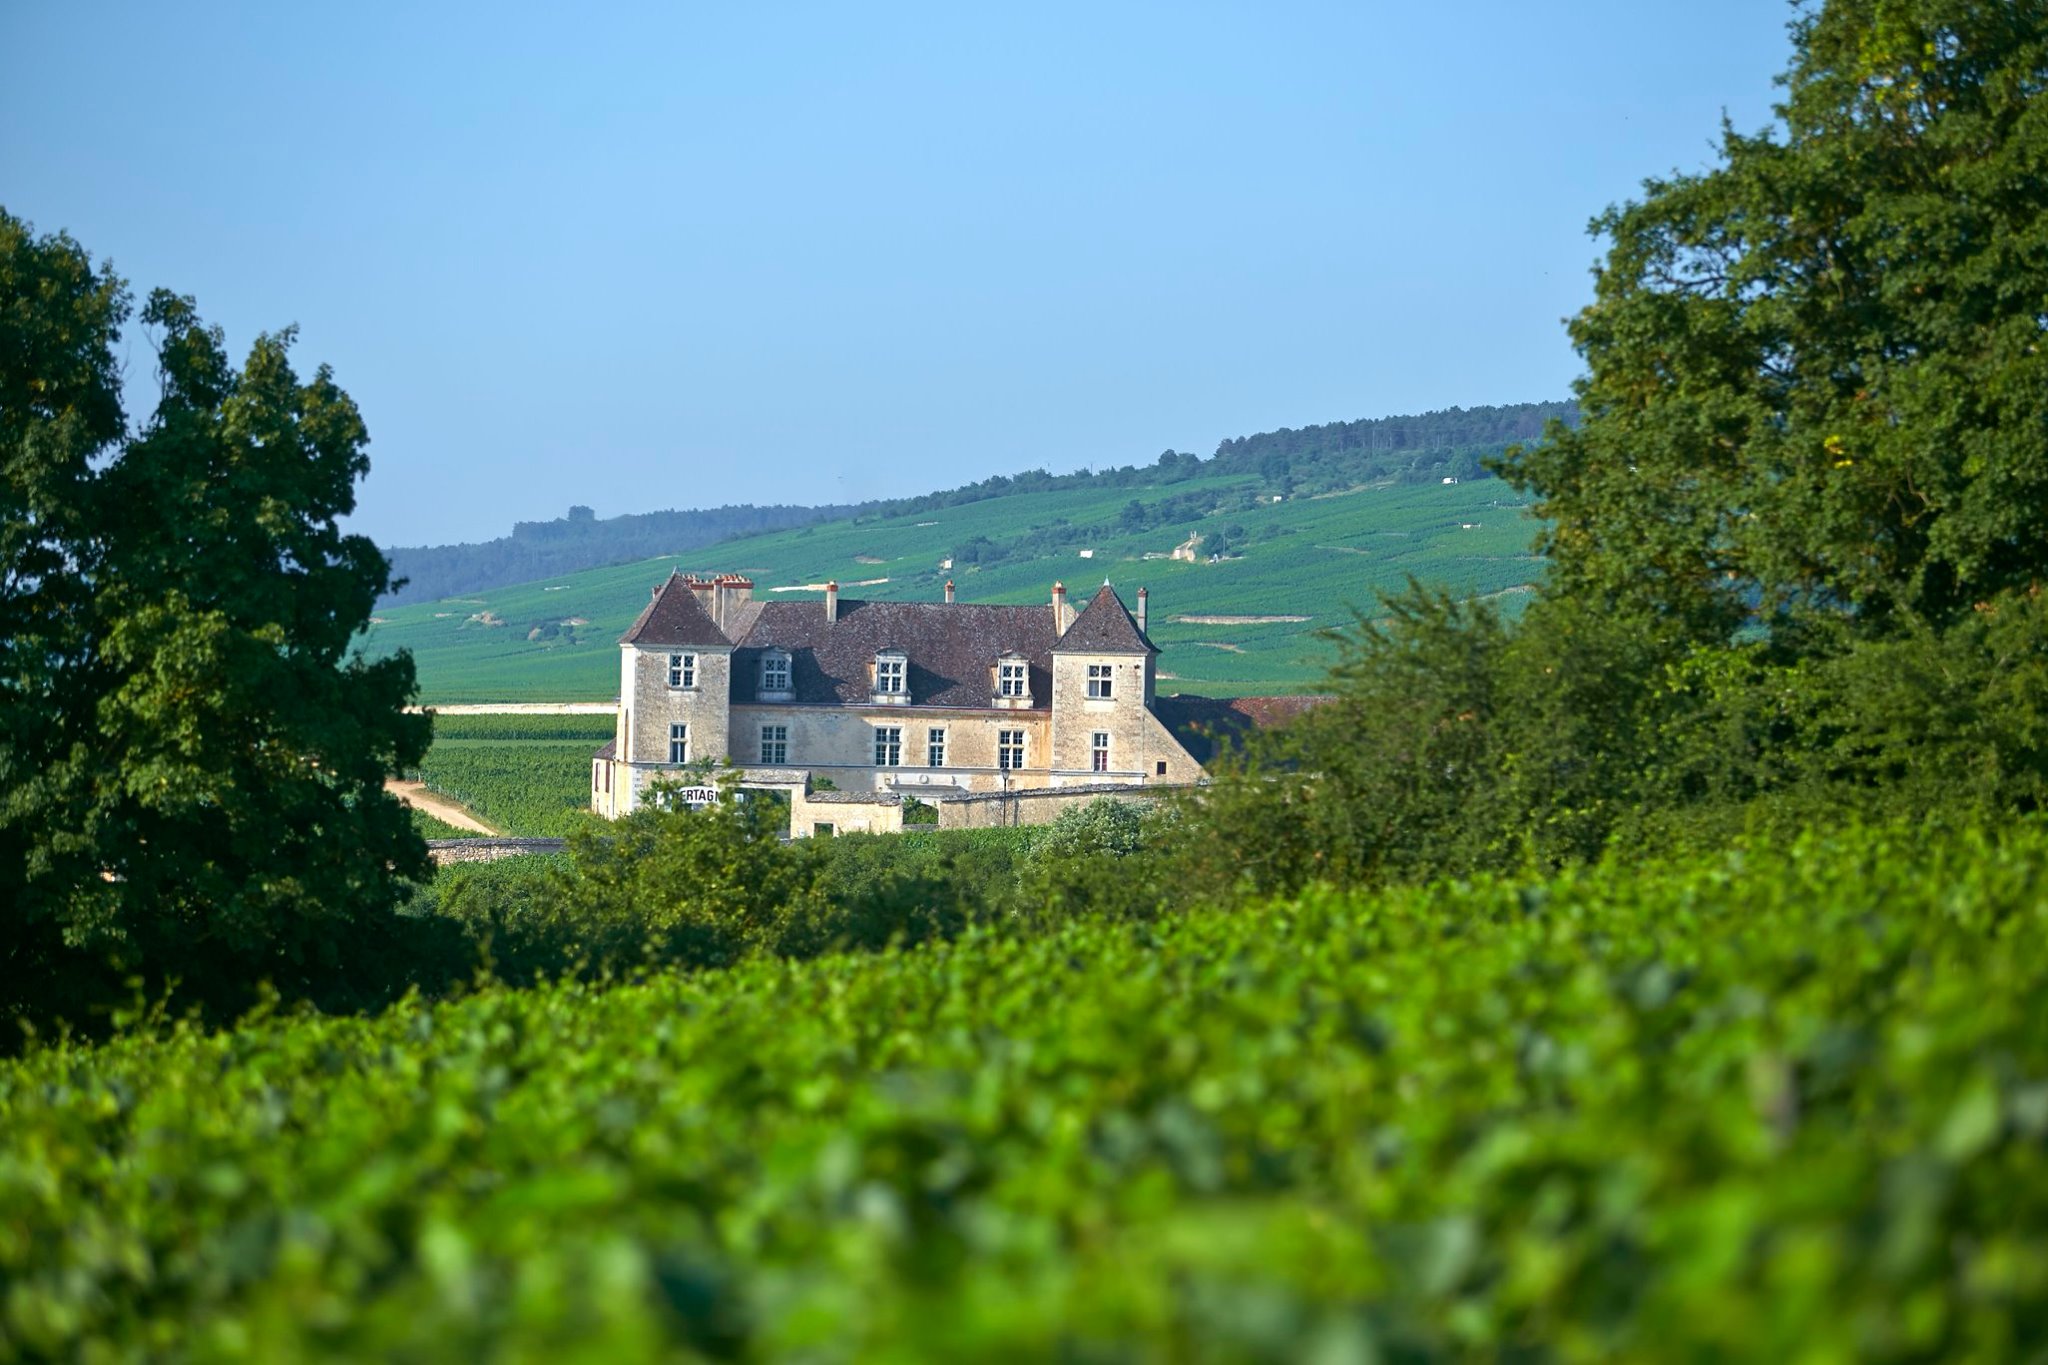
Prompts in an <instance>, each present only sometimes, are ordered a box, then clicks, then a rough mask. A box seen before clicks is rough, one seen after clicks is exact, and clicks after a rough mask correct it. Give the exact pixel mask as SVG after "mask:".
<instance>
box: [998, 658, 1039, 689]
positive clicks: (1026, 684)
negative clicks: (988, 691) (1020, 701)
mask: <svg viewBox="0 0 2048 1365" xmlns="http://www.w3.org/2000/svg"><path fill="white" fill-rule="evenodd" d="M996 695H997V696H999V697H1028V696H1030V695H1031V675H1030V673H1029V671H1028V670H1027V668H1026V666H1025V665H1024V664H1023V663H1021V662H1018V663H1012V662H1009V661H1007V660H1005V661H1004V662H1002V663H999V664H997V665H996Z"/></svg>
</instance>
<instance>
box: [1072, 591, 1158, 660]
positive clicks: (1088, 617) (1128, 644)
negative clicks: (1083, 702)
mask: <svg viewBox="0 0 2048 1365" xmlns="http://www.w3.org/2000/svg"><path fill="white" fill-rule="evenodd" d="M1057 648H1058V649H1059V651H1060V652H1061V653H1062V654H1157V653H1158V652H1159V651H1158V650H1156V649H1154V648H1153V647H1152V642H1151V641H1150V640H1148V639H1146V638H1145V632H1144V631H1142V630H1139V629H1138V623H1137V622H1136V621H1135V620H1133V619H1131V614H1130V612H1128V611H1126V610H1124V604H1123V602H1122V601H1121V600H1120V599H1119V598H1118V597H1117V595H1116V590H1115V589H1113V588H1111V587H1110V586H1109V584H1107V583H1104V584H1103V585H1102V587H1101V589H1100V590H1098V591H1097V592H1096V594H1095V600H1094V601H1092V602H1090V603H1089V604H1088V605H1087V606H1086V607H1084V608H1083V609H1082V611H1081V614H1080V615H1079V616H1077V617H1075V618H1074V624H1073V625H1071V626H1069V627H1067V633H1066V634H1065V635H1062V636H1060V640H1059V645H1058V646H1057Z"/></svg>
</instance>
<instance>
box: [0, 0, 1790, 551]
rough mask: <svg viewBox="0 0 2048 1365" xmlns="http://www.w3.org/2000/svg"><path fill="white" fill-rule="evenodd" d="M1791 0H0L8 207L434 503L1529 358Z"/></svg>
mask: <svg viewBox="0 0 2048 1365" xmlns="http://www.w3.org/2000/svg"><path fill="white" fill-rule="evenodd" d="M1789 17H1790V10H1789V9H1788V8H1787V6H1786V4H1785V3H1784V0H1718V3H1715V4H1711V5H1701V4H1697V3H1681V0H1580V2H1579V3H1573V4H1558V5H1531V4H1527V3H1470V4H1462V5H1460V4H1426V3H1424V4H1417V3H1406V4H1399V5H1394V4H1386V3H1381V2H1380V0H1355V2H1354V3H1349V4H1305V3H1304V4H1292V5H1288V4H1270V3H1268V4H1244V5H1164V4H1160V5H1139V4H1090V5H1048V4H1041V5H1033V6H1000V7H999V6H985V5H968V4H958V3H952V4H943V5H930V6H908V5H904V6H892V5H887V4H863V5H833V6H822V5H819V6H812V5H797V4H791V5H772V6H771V5H721V6H715V7H714V6H706V5H685V4H653V3H649V4H643V5H590V6H582V7H569V6H522V5H518V4H508V3H492V4H477V5H456V4H445V5H431V4H430V5H383V4H346V5H297V4H279V3H275V0H266V3H261V4H248V5H233V4H219V5H206V6H192V7H188V6H173V5H161V4H139V3H138V4H132V5H107V4H99V3H93V2H92V0H12V3H8V4H6V5H4V6H0V204H4V205H5V207H6V208H7V209H8V210H9V211H10V212H12V213H14V214H16V215H17V216H20V217H24V218H27V219H29V220H30V221H32V222H33V223H34V224H35V225H36V227H37V228H38V229H40V230H44V231H49V230H54V229H59V228H62V229H66V230H68V231H70V232H71V233H72V234H73V235H74V236H76V237H77V238H78V239H79V240H80V241H82V242H83V243H85V244H86V246H88V247H89V248H90V249H91V250H92V251H94V252H95V253H97V254H99V255H102V256H106V257H111V258H112V260H113V262H114V264H115V266H116V268H117V269H118V270H120V272H121V273H122V274H123V275H125V276H126V277H127V278H128V279H129V280H130V281H131V283H132V284H133V285H134V286H135V287H136V290H137V293H138V295H139V294H141V293H142V292H144V291H146V290H147V289H148V288H150V287H152V286H156V285H168V286H171V287H173V288H175V289H177V290H178V291H180V292H182V293H189V294H193V295H196V296H197V297H198V299H199V303H200V307H201V309H202V311H203V313H204V314H205V315H206V316H207V317H208V318H209V319H211V320H213V321H215V322H218V323H220V324H221V325H222V326H224V327H225V328H226V329H227V332H228V336H229V340H230V344H231V345H232V346H233V347H234V348H235V350H236V351H237V352H238V353H239V352H240V351H241V350H242V349H243V348H245V347H246V346H247V344H248V342H249V340H250V339H251V338H252V337H253V336H254V334H255V333H256V332H257V331H259V330H263V329H268V328H275V327H278V326H281V325H284V324H286V323H292V322H296V323H298V324H299V325H300V328H301V333H300V342H299V347H298V351H297V352H296V354H297V356H298V359H299V362H300V365H301V368H302V370H304V371H306V372H310V371H311V369H312V368H313V366H314V365H315V364H317V363H318V362H320V361H322V360H325V361H329V362H331V363H332V364H333V365H334V367H335V370H336V373H337V377H338V379H339V380H340V382H341V384H342V385H343V387H345V388H347V389H348V390H349V391H350V392H351V393H352V394H353V395H354V396H355V398H356V400H357V401H358V402H359V403H360V404H361V405H362V408H363V410H364V413H365V415H366V417H367V419H368V421H369V425H370V431H371V436H372V438H373V444H372V446H371V452H370V453H371V459H372V465H373V469H372V473H371V475H370V477H369V479H368V481H367V482H366V483H365V485H364V487H363V489H362V500H361V508H360V510H359V513H358V515H357V517H356V519H355V525H356V526H357V528H358V529H361V530H363V531H366V532H367V533H369V534H371V535H373V536H375V537H376V538H377V539H379V540H380V541H383V542H385V543H387V544H417V543H422V542H443V541H453V540H473V539H481V538H485V537H488V536H492V535H498V534H503V533H504V532H505V531H506V530H507V529H508V528H509V524H510V523H511V522H512V521H513V520H514V519H519V518H545V517H549V516H556V515H559V514H560V513H561V511H562V510H563V509H564V508H565V507H567V506H568V505H569V504H570V503H588V504H590V505H592V506H594V507H596V508H597V509H598V511H599V513H600V514H601V515H606V516H609V515H612V514H614V513H617V512H632V511H648V510H652V509H655V508H661V507H669V506H696V505H704V504H715V503H719V502H724V501H733V502H778V501H791V502H818V501H842V500H853V499H859V498H866V497H877V496H887V495H893V494H904V493H915V492H922V491H925V490H927V489H930V488H934V487H943V486H950V485H953V484H958V483H961V482H964V481H967V480H970V479H975V478H980V477H982V476H985V475H987V474H991V473H1002V472H1014V471H1016V470H1019V469H1024V468H1029V467H1034V466H1039V465H1043V466H1046V467H1049V468H1052V469H1054V470H1067V469H1073V468H1077V467H1079V466H1083V465H1091V464H1092V465H1108V464H1123V463H1129V462H1132V461H1142V460H1150V459H1153V458H1155V457H1156V456H1157V455H1158V453H1159V452H1160V451H1161V450H1163V449H1165V448H1167V447H1169V446H1171V447H1174V448H1177V449H1181V450H1194V451H1198V452H1200V453H1202V454H1205V455H1206V454H1208V453H1209V452H1210V451H1211V450H1213V449H1214V448H1215V444H1216V442H1217V441H1218V440H1219V439H1221V438H1223V437H1227V436H1235V435H1242V434H1246V433H1250V432H1254V431H1261V430H1267V429H1270V428H1273V427H1279V426H1301V425H1306V424H1308V423H1313V422H1324V421H1331V420H1337V419H1345V418H1353V417H1365V416H1378V415H1382V414H1385V413H1390V412H1410V411H1422V410H1426V409H1431V408H1440V407H1447V406H1450V405H1453V404H1459V405H1467V406H1469V405H1472V404H1479V403H1497V402H1515V401H1521V400H1528V399H1539V398H1555V397H1562V396H1564V395H1565V394H1566V393H1567V390H1568V385H1569V383H1570V381H1571V379H1572V377H1573V375H1575V374H1576V373H1577V372H1578V368H1579V366H1578V360H1577V357H1576V356H1575V355H1574V354H1573V353H1572V351H1571V349H1570V346H1569V344H1568V342H1567V340H1566V337H1565V334H1564V329H1563V327H1562V325H1561V319H1562V318H1564V317H1565V316H1566V315H1567V314H1569V313H1571V312H1574V311H1576V309H1577V308H1579V307H1580V306H1581V305H1582V304H1583V303H1584V302H1585V300H1586V298H1587V295H1588V292H1589V282H1588V276H1587V269H1588V267H1589V266H1590V265H1591V264H1592V262H1593V260H1594V258H1595V256H1596V254H1597V245H1596V244H1595V243H1594V242H1593V241H1592V240H1591V239H1589V238H1588V237H1587V236H1586V235H1585V226H1586V222H1587V220H1588V219H1589V218H1590V217H1591V216H1592V215H1593V214H1595V213H1596V212H1598V211H1599V210H1600V209H1601V208H1602V207H1603V206H1605V205H1607V204H1609V203H1611V202H1614V201H1616V200H1618V199H1622V198H1626V197H1628V196H1630V195H1632V194H1633V193H1634V192H1635V190H1636V187H1637V186H1638V185H1639V183H1640V182H1641V180H1642V179H1643V177H1645V176H1646V175H1653V174H1659V173H1662V172H1666V171H1669V170H1671V169H1673V168H1682V169H1696V168H1700V167H1703V166H1705V165H1707V164H1709V163H1710V161H1711V160H1712V157H1713V140H1714V137H1715V134H1716V130H1717V128H1718V125H1719V120H1720V117H1721V114H1722V112H1723V111H1724V110H1725V111H1726V112H1727V113H1728V114H1729V115H1730V116H1731V117H1732V118H1734V120H1735V121H1736V123H1737V124H1738V125H1739V126H1741V127H1744V128H1745V129H1754V128H1757V127H1760V126H1762V125H1763V124H1764V123H1765V122H1767V121H1768V119H1769V117H1770V104H1771V100H1772V96H1773V87H1772V85H1771V77H1772V76H1773V75H1774V74H1775V73H1776V72H1777V71H1778V70H1780V69H1781V68H1782V67H1783V66H1784V65H1785V62H1786V59H1787V55H1788V52H1789V49H1788V46H1787V42H1786V38H1785V31H1784V26H1785V23H1786V20H1787V19H1788V18H1789ZM128 347H129V375H130V389H131V394H132V395H134V397H135V398H137V399H141V398H144V397H146V396H147V389H148V383H149V378H148V377H149V375H150V372H151V368H152V363H151V357H150V354H149V351H148V346H147V343H146V341H145V340H144V339H143V338H142V337H141V335H140V334H139V332H136V333H132V334H131V336H130V337H129V339H128ZM140 406H141V404H140V403H139V402H131V409H134V408H138V407H140ZM131 415H133V416H137V417H139V416H140V415H141V414H140V413H139V412H131Z"/></svg>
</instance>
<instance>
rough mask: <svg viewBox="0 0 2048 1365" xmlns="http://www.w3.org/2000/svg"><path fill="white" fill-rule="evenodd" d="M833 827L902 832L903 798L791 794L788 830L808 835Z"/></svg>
mask: <svg viewBox="0 0 2048 1365" xmlns="http://www.w3.org/2000/svg"><path fill="white" fill-rule="evenodd" d="M820 825H826V826H829V827H830V832H831V833H833V834H900V833H902V831H903V798H901V797H899V796H892V795H882V794H878V793H875V792H809V793H805V792H802V791H796V792H792V793H790V801H789V832H790V834H792V835H793V836H795V837H797V838H800V839H802V838H809V837H811V836H812V835H815V834H820V833H823V832H825V831H822V830H820V829H819V828H818V827H819V826H820Z"/></svg>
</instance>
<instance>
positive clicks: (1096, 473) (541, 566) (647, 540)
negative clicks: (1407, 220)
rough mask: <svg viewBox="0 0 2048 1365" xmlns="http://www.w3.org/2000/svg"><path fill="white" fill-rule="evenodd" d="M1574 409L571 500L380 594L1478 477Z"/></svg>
mask: <svg viewBox="0 0 2048 1365" xmlns="http://www.w3.org/2000/svg"><path fill="white" fill-rule="evenodd" d="M1573 412H1574V410H1573V407H1572V405H1571V404H1570V403H1518V404H1513V405H1510V406H1506V407H1481V408H1451V409H1448V410H1446V411H1443V412H1430V413H1423V414H1420V415H1418V416H1409V417H1382V418H1372V419H1368V420H1364V421H1358V422H1333V423H1330V424H1328V425H1325V426H1316V427H1304V428H1301V429H1300V430H1298V431H1297V430H1293V429H1291V428H1282V429H1281V430H1279V431H1277V432H1265V433H1262V434H1260V435H1256V436H1240V437H1233V438H1231V439H1229V440H1226V441H1224V442H1222V443H1221V444H1220V445H1218V446H1217V448H1216V453H1215V454H1214V455H1213V456H1212V457H1211V458H1209V459H1206V460H1205V459H1203V458H1202V457H1201V456H1199V455H1194V454H1189V453H1186V452H1182V451H1174V450H1167V451H1165V452H1163V453H1161V455H1160V456H1159V458H1158V459H1157V460H1155V461H1153V462H1152V463H1150V464H1131V465H1120V466H1117V467H1114V468H1110V469H1103V470H1089V469H1080V470H1075V471H1074V472H1072V473H1069V474H1054V473H1052V472H1050V471H1049V470H1045V469H1031V470H1025V471H1023V472H1020V473H1017V474H997V475H992V476H991V477H989V478H986V479H980V480H977V481H975V482H974V483H969V484H962V485H961V486H960V487H958V488H952V489H947V490H944V491H942V492H936V493H926V494H921V495H919V496H917V497H910V498H886V499H877V500H873V501H869V502H863V503H859V504H854V505H848V506H817V507H796V506H787V505H781V504H777V505H774V506H766V507H757V506H754V505H752V504H739V505H729V506H724V507H713V508H700V509H691V510H686V511H664V512H646V513H634V514H627V515H623V516H616V517H598V516H597V515H596V514H595V513H594V512H592V510H591V509H590V508H588V507H581V506H579V507H572V508H570V509H569V511H568V514H567V515H566V516H562V517H558V518H555V519H554V520H552V521H522V522H517V523H515V524H514V525H513V528H512V534H511V535H510V536H502V537H499V538H498V539H496V540H488V541H483V542H480V543H474V544H462V545H432V546H399V547H396V548H392V549H389V550H387V551H386V554H387V556H388V558H389V559H390V562H391V571H392V577H393V579H394V583H395V586H394V587H393V588H392V589H391V591H390V592H388V593H386V594H385V596H384V597H383V598H382V599H381V600H382V601H383V603H384V604H385V605H391V606H396V605H401V604H403V603H407V602H426V601H434V600H438V599H440V598H444V597H452V596H458V595H460V594H462V593H466V592H478V591H482V590H483V589H486V588H492V587H502V586H503V585H505V584H507V583H520V582H529V581H532V580H534V579H539V578H546V577H548V576H550V575H555V574H567V573H575V572H578V571H580V570H583V569H595V568H602V567H604V566H605V565H608V564H625V563H630V562H632V561H633V560H636V559H648V558H653V557H655V556H657V555H665V554H676V553H680V552H682V551H686V550H696V549H701V548H703V547H705V546H707V545H715V544H717V543H719V542H720V541H725V540H734V539H738V538H739V537H742V536H751V535H759V534H762V533H765V532H770V531H782V530H789V529H791V528H794V527H799V526H808V525H814V524H816V523H818V522H824V521H836V520H839V519H841V518H845V517H852V518H854V519H856V520H859V519H863V518H873V519H877V520H880V519H886V518H892V517H903V516H913V515H920V514H923V513H927V512H935V511H940V510H942V509H944V508H948V507H959V506H964V505H966V504H968V503H975V502H985V501H987V500H989V499H991V498H1001V497H1008V496H1010V495H1012V494H1017V493H1046V492H1056V491H1059V490H1061V489H1069V488H1130V489H1156V488H1159V487H1161V486H1163V485H1170V484H1175V483H1180V482H1183V481H1185V480H1187V479H1191V478H1196V477H1202V476H1209V475H1219V474H1221V475H1251V476H1256V477H1258V478H1259V479H1260V480H1261V481H1262V484H1264V485H1270V486H1271V487H1272V489H1273V491H1275V492H1279V493H1282V494H1287V493H1294V492H1300V493H1303V494H1314V493H1322V492H1328V491H1332V490H1335V489H1339V488H1348V487H1353V486H1355V485H1357V484H1360V483H1366V482H1371V481H1374V480H1379V479H1394V480H1399V481H1406V482H1421V481H1433V480H1435V479H1438V478H1441V477H1456V478H1463V479H1472V478H1483V477H1485V475H1486V468H1485V461H1486V459H1488V458H1489V457H1491V456H1495V455H1498V454H1500V453H1501V451H1503V450H1504V449H1505V448H1506V447H1507V445H1508V444H1509V443H1510V442H1512V441H1516V440H1528V439H1532V438H1534V437H1536V436H1538V435H1540V434H1541V432H1542V430H1543V424H1544V422H1545V421H1546V420H1548V419H1550V418H1553V417H1560V418H1564V419H1567V420H1568V419H1569V418H1570V417H1571V416H1572V415H1573ZM1080 534H1081V533H1080V532H1077V533H1076V535H1077V536H1078V535H1080ZM1057 543H1058V544H1062V545H1063V544H1065V543H1067V542H1066V541H1059V542H1057ZM1021 552H1023V551H1021V550H1018V551H1013V553H1021ZM955 557H956V558H957V557H958V556H957V555H956V556H955Z"/></svg>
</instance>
